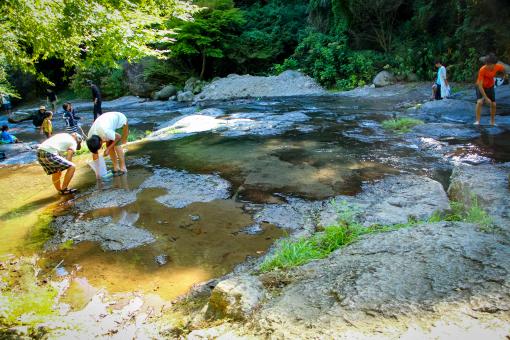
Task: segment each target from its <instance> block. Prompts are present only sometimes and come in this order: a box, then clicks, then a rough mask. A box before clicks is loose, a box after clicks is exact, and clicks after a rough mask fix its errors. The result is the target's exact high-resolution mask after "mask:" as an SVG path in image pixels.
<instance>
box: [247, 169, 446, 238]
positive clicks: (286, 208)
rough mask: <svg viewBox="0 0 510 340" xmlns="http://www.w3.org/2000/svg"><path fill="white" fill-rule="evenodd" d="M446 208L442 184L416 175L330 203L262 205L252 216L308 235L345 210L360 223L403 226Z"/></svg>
mask: <svg viewBox="0 0 510 340" xmlns="http://www.w3.org/2000/svg"><path fill="white" fill-rule="evenodd" d="M449 208H450V205H449V202H448V197H447V196H446V192H445V191H444V189H443V187H442V185H441V184H440V183H439V182H436V181H434V180H432V179H430V178H427V177H422V176H416V175H400V176H388V177H386V178H384V179H383V180H380V181H378V182H375V183H366V184H364V185H363V191H362V192H361V193H360V194H358V195H357V196H354V197H352V196H338V197H335V198H334V199H333V200H332V201H305V200H302V199H289V200H288V203H285V204H266V205H264V206H263V208H262V209H261V210H260V211H258V212H256V213H255V214H254V218H255V221H256V222H257V223H262V222H267V223H271V224H274V225H276V226H278V227H280V228H286V229H291V230H305V231H306V232H311V231H313V230H314V228H315V227H316V226H318V225H322V226H327V225H331V224H335V223H336V222H337V219H338V217H339V214H341V213H343V212H344V211H346V210H351V211H353V212H357V213H356V214H355V216H354V217H355V218H356V219H357V220H358V221H359V222H360V223H362V224H364V225H366V226H369V225H373V224H381V225H392V224H405V223H408V222H409V220H426V219H428V218H429V217H431V216H432V215H433V214H434V213H435V212H436V211H437V212H440V211H444V210H448V209H449Z"/></svg>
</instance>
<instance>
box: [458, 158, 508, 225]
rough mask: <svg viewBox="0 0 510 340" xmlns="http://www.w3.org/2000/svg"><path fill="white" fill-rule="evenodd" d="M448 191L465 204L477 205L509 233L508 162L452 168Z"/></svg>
mask: <svg viewBox="0 0 510 340" xmlns="http://www.w3.org/2000/svg"><path fill="white" fill-rule="evenodd" d="M450 181H451V182H450V187H449V188H448V194H449V195H450V197H451V198H452V199H454V200H456V201H459V202H462V203H463V204H464V205H466V206H467V207H470V206H472V205H473V204H474V201H473V200H476V202H477V203H478V205H479V206H480V207H481V208H483V209H484V210H485V211H487V212H488V213H489V215H490V216H491V218H492V219H493V220H494V223H496V225H498V226H499V227H500V228H502V229H503V230H505V231H506V232H507V233H510V185H509V182H510V163H505V164H496V165H494V164H484V165H477V166H469V165H458V166H456V167H455V168H454V170H453V173H452V176H451V180H450Z"/></svg>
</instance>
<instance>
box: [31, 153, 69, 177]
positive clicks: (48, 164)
mask: <svg viewBox="0 0 510 340" xmlns="http://www.w3.org/2000/svg"><path fill="white" fill-rule="evenodd" d="M37 161H38V162H39V164H41V166H42V167H43V169H44V171H45V172H46V174H47V175H52V174H54V173H57V172H59V171H64V170H67V169H69V168H70V167H72V166H74V163H73V162H70V161H68V160H67V159H65V158H64V157H62V156H59V155H55V154H53V153H49V152H47V151H44V150H38V151H37Z"/></svg>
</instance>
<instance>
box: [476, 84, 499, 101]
mask: <svg viewBox="0 0 510 340" xmlns="http://www.w3.org/2000/svg"><path fill="white" fill-rule="evenodd" d="M475 89H476V99H483V96H482V93H481V92H480V89H479V88H478V86H475ZM483 90H484V91H485V94H486V95H487V97H488V98H489V99H490V100H492V101H493V102H496V93H495V92H494V87H489V88H487V89H486V88H485V87H484V88H483Z"/></svg>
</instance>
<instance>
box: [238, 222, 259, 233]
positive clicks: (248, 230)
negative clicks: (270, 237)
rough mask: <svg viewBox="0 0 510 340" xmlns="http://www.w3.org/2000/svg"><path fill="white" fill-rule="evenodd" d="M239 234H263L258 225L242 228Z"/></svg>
mask: <svg viewBox="0 0 510 340" xmlns="http://www.w3.org/2000/svg"><path fill="white" fill-rule="evenodd" d="M240 232H241V233H244V234H247V235H258V234H262V233H263V232H264V228H262V226H261V225H260V224H252V225H249V226H247V227H244V228H243V229H241V231H240Z"/></svg>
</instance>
